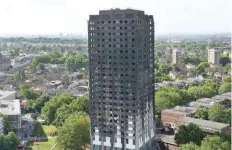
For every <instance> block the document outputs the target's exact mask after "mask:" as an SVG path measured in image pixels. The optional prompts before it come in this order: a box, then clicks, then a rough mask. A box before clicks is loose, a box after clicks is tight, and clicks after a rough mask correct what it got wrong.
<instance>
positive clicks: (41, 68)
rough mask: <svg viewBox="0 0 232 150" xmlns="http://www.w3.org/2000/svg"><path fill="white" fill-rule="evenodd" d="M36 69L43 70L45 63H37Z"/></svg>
mask: <svg viewBox="0 0 232 150" xmlns="http://www.w3.org/2000/svg"><path fill="white" fill-rule="evenodd" d="M36 69H37V70H43V71H44V70H45V65H44V64H41V63H39V64H38V65H37V67H36Z"/></svg>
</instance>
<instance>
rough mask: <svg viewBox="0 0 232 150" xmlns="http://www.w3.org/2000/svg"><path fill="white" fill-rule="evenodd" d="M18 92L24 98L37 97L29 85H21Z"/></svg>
mask: <svg viewBox="0 0 232 150" xmlns="http://www.w3.org/2000/svg"><path fill="white" fill-rule="evenodd" d="M19 93H20V96H23V97H25V98H26V99H36V98H37V97H38V94H37V93H36V92H35V91H34V90H33V89H32V88H31V87H30V86H29V85H22V86H21V87H20V90H19Z"/></svg>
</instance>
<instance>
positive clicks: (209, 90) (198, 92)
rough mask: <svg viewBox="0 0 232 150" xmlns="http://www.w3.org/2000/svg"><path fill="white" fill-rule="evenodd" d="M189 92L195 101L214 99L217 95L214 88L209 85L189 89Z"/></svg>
mask: <svg viewBox="0 0 232 150" xmlns="http://www.w3.org/2000/svg"><path fill="white" fill-rule="evenodd" d="M188 92H189V94H190V95H192V96H193V97H194V99H199V98H204V97H213V96H215V95H217V91H216V90H215V89H214V88H213V87H211V86H207V85H203V86H192V87H189V88H188Z"/></svg>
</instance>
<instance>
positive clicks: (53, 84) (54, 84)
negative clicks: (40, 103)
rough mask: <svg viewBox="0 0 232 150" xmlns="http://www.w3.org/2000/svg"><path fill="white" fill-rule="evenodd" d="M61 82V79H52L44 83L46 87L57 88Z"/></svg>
mask: <svg viewBox="0 0 232 150" xmlns="http://www.w3.org/2000/svg"><path fill="white" fill-rule="evenodd" d="M61 84H62V80H53V81H50V82H48V83H46V87H47V88H57V87H58V86H59V85H61Z"/></svg>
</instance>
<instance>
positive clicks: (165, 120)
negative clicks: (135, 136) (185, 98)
mask: <svg viewBox="0 0 232 150" xmlns="http://www.w3.org/2000/svg"><path fill="white" fill-rule="evenodd" d="M196 110H197V108H195V107H185V106H176V107H175V108H172V109H165V110H162V111H161V122H162V124H163V125H164V126H171V127H172V128H176V123H177V122H176V120H177V119H179V118H182V117H192V116H193V115H194V113H195V112H196Z"/></svg>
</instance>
